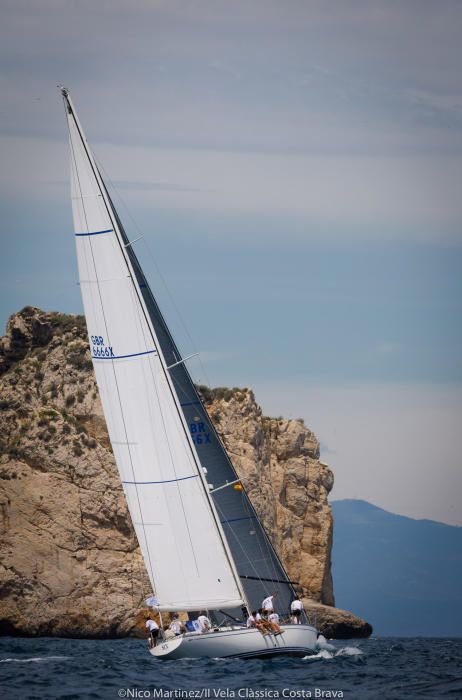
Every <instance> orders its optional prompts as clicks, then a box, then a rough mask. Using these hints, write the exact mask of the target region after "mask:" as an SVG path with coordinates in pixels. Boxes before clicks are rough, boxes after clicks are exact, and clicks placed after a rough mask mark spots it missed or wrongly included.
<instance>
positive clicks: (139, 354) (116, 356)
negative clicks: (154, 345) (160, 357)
mask: <svg viewBox="0 0 462 700" xmlns="http://www.w3.org/2000/svg"><path fill="white" fill-rule="evenodd" d="M153 353H154V354H156V355H157V350H146V352H134V353H132V354H131V355H112V357H97V356H96V355H92V356H91V357H92V359H93V360H125V358H127V357H140V356H141V355H152V354H153Z"/></svg>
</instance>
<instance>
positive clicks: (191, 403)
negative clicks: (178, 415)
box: [180, 401, 200, 407]
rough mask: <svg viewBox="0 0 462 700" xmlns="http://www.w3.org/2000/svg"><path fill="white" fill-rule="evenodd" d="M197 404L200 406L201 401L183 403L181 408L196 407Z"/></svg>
mask: <svg viewBox="0 0 462 700" xmlns="http://www.w3.org/2000/svg"><path fill="white" fill-rule="evenodd" d="M197 404H200V401H188V403H182V404H180V406H182V407H183V406H196V405H197Z"/></svg>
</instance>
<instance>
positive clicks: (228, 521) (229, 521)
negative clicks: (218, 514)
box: [221, 515, 256, 525]
mask: <svg viewBox="0 0 462 700" xmlns="http://www.w3.org/2000/svg"><path fill="white" fill-rule="evenodd" d="M255 519H256V517H255V515H249V516H246V517H245V518H231V519H230V520H222V521H221V524H222V525H227V524H228V523H236V522H237V521H238V520H255Z"/></svg>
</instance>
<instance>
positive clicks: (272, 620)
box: [268, 612, 284, 636]
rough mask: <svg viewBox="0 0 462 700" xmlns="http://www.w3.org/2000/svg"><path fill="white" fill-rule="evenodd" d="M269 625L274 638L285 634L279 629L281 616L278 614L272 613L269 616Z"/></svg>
mask: <svg viewBox="0 0 462 700" xmlns="http://www.w3.org/2000/svg"><path fill="white" fill-rule="evenodd" d="M268 624H269V625H270V627H271V631H272V633H273V634H274V636H276V635H278V634H283V633H284V630H282V629H281V628H280V627H279V615H278V614H277V613H276V612H272V613H270V614H269V615H268Z"/></svg>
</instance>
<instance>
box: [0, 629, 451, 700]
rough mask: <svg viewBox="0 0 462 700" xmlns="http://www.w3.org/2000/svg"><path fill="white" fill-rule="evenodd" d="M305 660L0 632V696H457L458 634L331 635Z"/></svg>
mask: <svg viewBox="0 0 462 700" xmlns="http://www.w3.org/2000/svg"><path fill="white" fill-rule="evenodd" d="M334 646H335V649H334V650H332V651H326V650H324V651H321V652H319V654H317V655H316V656H314V657H311V658H305V659H292V658H276V659H274V660H270V659H269V660H245V661H244V660H236V659H232V660H205V659H204V660H199V661H197V660H196V661H193V660H182V661H158V660H155V659H153V658H152V657H151V656H150V655H149V653H148V651H147V648H146V643H145V642H144V641H140V640H134V639H124V640H116V641H94V640H74V639H18V638H8V637H3V638H0V698H2V700H3V699H4V700H16V698H18V700H29V698H30V699H31V700H32V699H33V698H37V699H40V700H42V699H47V700H48V699H49V698H50V699H51V698H66V699H68V700H72V699H79V700H80V698H82V699H84V698H104V699H105V700H106V699H110V700H116V699H117V698H157V699H158V700H165V699H168V700H170V699H173V700H182V699H184V700H190V699H191V698H200V699H201V700H220V698H222V699H225V700H226V699H227V698H232V699H233V698H235V699H236V700H241V699H243V700H249V699H250V700H252V699H254V698H258V699H259V700H262V699H266V698H270V699H276V700H279V699H281V700H284V699H285V698H288V699H289V700H297V699H298V698H348V700H360V699H361V698H371V699H372V698H380V700H413V698H433V699H434V700H440V699H441V698H452V699H453V700H456V699H458V698H462V639H393V638H376V639H374V638H373V639H368V640H351V641H346V642H345V641H341V642H340V641H337V642H334Z"/></svg>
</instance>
